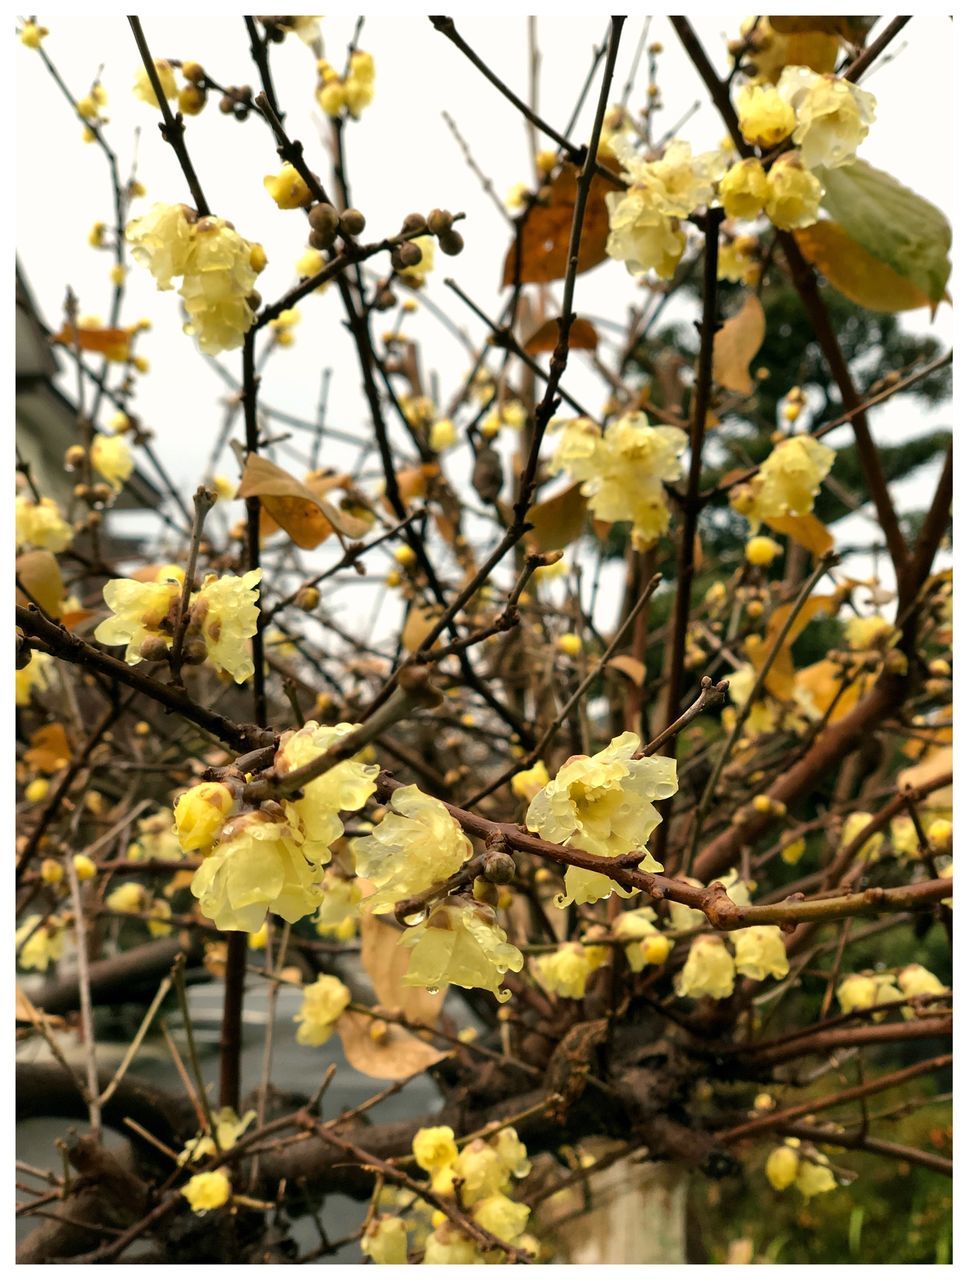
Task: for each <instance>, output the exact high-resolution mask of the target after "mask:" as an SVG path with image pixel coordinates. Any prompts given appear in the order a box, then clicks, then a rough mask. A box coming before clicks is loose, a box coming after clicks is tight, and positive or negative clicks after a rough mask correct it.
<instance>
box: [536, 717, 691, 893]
mask: <svg viewBox="0 0 968 1280" xmlns="http://www.w3.org/2000/svg"><path fill="white" fill-rule="evenodd" d="M641 745H642V744H641V740H640V739H639V737H638V735H637V734H634V733H622V734H620V735H619V736H618V737H617V738H613V739H612V741H611V742H610V743H609V745H608V746H607V747H605V748H604V750H602V751H599V752H598V753H597V754H596V755H594V756H572V757H571V759H570V760H567V761H566V762H565V763H564V765H562V767H561V768H560V769H559V770H558V773H557V774H556V776H555V778H554V779H553V780H552V781H551V782H549V783H548V784H547V785H546V786H544V787H542V789H541V790H540V791H539V792H538V794H537V795H536V796H535V797H534V799H533V800H532V801H531V804H530V805H529V807H528V813H527V818H526V819H525V821H526V823H527V827H528V830H529V831H534V832H536V833H537V834H538V835H539V836H541V838H542V839H544V840H549V841H551V842H553V843H555V844H566V845H569V846H570V847H571V848H573V849H581V850H582V851H583V852H585V853H590V854H594V855H595V856H596V857H599V858H615V857H619V856H620V855H622V854H625V853H632V852H637V851H641V853H642V861H641V862H640V863H639V866H640V868H641V869H642V870H643V871H661V870H662V868H661V866H660V865H659V863H657V862H656V861H655V859H654V858H653V857H652V856H651V854H649V853H648V851H647V850H646V847H645V845H646V841H647V840H648V838H649V836H650V835H651V834H652V832H653V831H654V830H655V828H656V827H657V826H658V825H659V823H660V822H661V821H662V815H661V814H660V813H659V811H658V809H657V808H656V807H655V804H654V803H653V802H654V801H656V800H667V799H668V798H669V796H672V795H674V794H675V792H676V787H677V783H676V762H675V760H672V759H670V758H669V757H667V756H650V757H647V758H646V759H636V754H635V753H636V752H637V751H638V750H639V748H640V747H641ZM613 891H615V892H617V893H619V894H621V895H622V897H626V898H627V897H630V896H631V894H630V891H629V890H626V889H621V888H619V887H618V886H617V885H616V884H615V883H614V881H612V880H610V879H609V877H608V876H607V875H602V874H601V873H600V872H598V871H587V870H585V869H583V868H581V867H569V868H568V870H567V871H566V872H565V893H564V894H562V895H559V897H557V898H556V899H555V902H556V904H557V905H558V906H559V907H564V906H567V904H568V903H570V902H576V903H579V904H580V903H586V902H597V901H598V900H599V899H600V898H607V897H608V896H609V895H610V894H611V893H612V892H613Z"/></svg>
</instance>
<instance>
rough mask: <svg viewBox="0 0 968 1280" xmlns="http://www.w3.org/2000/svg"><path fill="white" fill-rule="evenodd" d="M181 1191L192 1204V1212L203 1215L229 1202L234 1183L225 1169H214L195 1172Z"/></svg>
mask: <svg viewBox="0 0 968 1280" xmlns="http://www.w3.org/2000/svg"><path fill="white" fill-rule="evenodd" d="M181 1193H182V1195H183V1196H184V1197H185V1199H186V1200H187V1201H188V1203H189V1204H190V1205H191V1208H192V1212H193V1213H197V1214H199V1215H201V1214H204V1213H210V1212H211V1211H212V1210H213V1209H221V1207H222V1205H223V1204H227V1203H228V1201H229V1199H230V1198H231V1195H232V1183H231V1182H230V1181H229V1176H228V1174H227V1173H226V1172H225V1170H224V1169H213V1170H212V1172H211V1173H196V1174H194V1175H193V1176H192V1177H191V1178H189V1179H188V1181H187V1182H186V1183H185V1185H184V1186H183V1187H182V1189H181Z"/></svg>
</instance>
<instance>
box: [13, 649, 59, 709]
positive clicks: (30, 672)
mask: <svg viewBox="0 0 968 1280" xmlns="http://www.w3.org/2000/svg"><path fill="white" fill-rule="evenodd" d="M52 662H53V658H51V657H50V655H49V654H46V653H32V654H31V655H30V661H29V662H28V663H27V665H26V666H25V667H22V668H21V669H20V670H19V671H18V672H17V694H16V699H15V702H16V705H17V706H18V707H26V706H29V705H30V695H31V693H32V692H33V690H34V689H46V688H47V687H48V685H49V683H50V678H49V667H50V664H51V663H52Z"/></svg>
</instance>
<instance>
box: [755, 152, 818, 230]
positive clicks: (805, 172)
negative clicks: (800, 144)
mask: <svg viewBox="0 0 968 1280" xmlns="http://www.w3.org/2000/svg"><path fill="white" fill-rule="evenodd" d="M767 184H768V186H769V194H768V195H767V198H766V216H767V217H768V218H769V219H770V221H771V222H772V223H773V225H774V226H775V227H779V228H780V230H781V231H795V230H796V229H797V228H798V227H812V226H813V224H814V223H815V222H816V221H817V210H818V209H819V208H820V201H821V200H822V199H823V192H824V189H823V184H822V183H821V182H820V180H819V179H818V178H816V177H815V176H814V175H813V174H812V173H811V172H810V170H809V169H806V168H805V167H804V166H803V164H802V163H801V161H800V153H799V152H798V151H788V152H786V153H785V154H784V155H782V156H779V157H778V159H777V160H776V161H775V162H774V164H773V166H772V168H771V169H770V172H769V173H768V174H767Z"/></svg>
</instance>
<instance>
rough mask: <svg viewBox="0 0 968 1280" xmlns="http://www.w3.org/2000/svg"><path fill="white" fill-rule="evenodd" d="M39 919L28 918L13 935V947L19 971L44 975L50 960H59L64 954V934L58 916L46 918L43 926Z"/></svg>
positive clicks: (34, 917)
mask: <svg viewBox="0 0 968 1280" xmlns="http://www.w3.org/2000/svg"><path fill="white" fill-rule="evenodd" d="M41 919H42V917H41V916H39V915H33V916H28V917H27V919H26V920H25V921H24V922H23V924H22V925H21V926H20V928H19V929H18V930H17V931H16V933H15V934H14V945H15V946H16V948H17V951H18V955H17V963H18V964H19V965H20V967H21V969H37V970H38V971H39V972H40V973H46V972H47V969H48V966H49V965H50V962H51V960H59V959H60V958H61V956H62V954H63V952H64V932H63V922H62V920H61V919H60V917H59V916H48V918H47V920H46V922H45V923H44V924H41V923H40V921H41ZM25 939H26V941H24V940H25Z"/></svg>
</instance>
